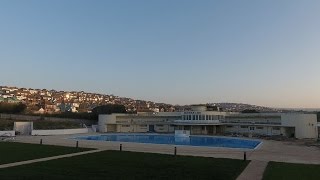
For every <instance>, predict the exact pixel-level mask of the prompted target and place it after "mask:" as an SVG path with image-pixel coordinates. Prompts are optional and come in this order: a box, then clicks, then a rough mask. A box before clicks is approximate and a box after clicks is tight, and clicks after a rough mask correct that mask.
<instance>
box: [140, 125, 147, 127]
mask: <svg viewBox="0 0 320 180" xmlns="http://www.w3.org/2000/svg"><path fill="white" fill-rule="evenodd" d="M147 126H148V125H140V127H147Z"/></svg>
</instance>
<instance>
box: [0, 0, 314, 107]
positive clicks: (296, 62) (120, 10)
mask: <svg viewBox="0 0 320 180" xmlns="http://www.w3.org/2000/svg"><path fill="white" fill-rule="evenodd" d="M319 19H320V1H318V0H304V1H301V0H281V1H279V0H269V1H255V0H241V1H238V0H226V1H222V0H201V1H194V0H68V1H65V0H55V1H52V0H50V1H49V0H37V1H35V0H28V1H24V0H1V1H0V68H1V70H0V85H8V86H18V87H27V88H41V89H43V88H46V89H56V90H84V91H88V92H96V93H105V94H114V95H118V96H121V97H130V98H134V99H143V100H150V101H156V102H164V103H171V104H180V105H183V104H194V103H197V104H198V103H210V102H235V103H249V104H255V105H262V106H270V107H283V108H320V20H319Z"/></svg>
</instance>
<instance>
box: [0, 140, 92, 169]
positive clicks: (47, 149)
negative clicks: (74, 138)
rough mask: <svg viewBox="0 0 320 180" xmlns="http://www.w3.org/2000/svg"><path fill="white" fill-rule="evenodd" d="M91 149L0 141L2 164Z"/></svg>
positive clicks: (0, 162) (0, 161)
mask: <svg viewBox="0 0 320 180" xmlns="http://www.w3.org/2000/svg"><path fill="white" fill-rule="evenodd" d="M86 150H90V149H86V148H75V147H63V146H52V145H40V144H27V143H16V142H0V164H7V163H13V162H18V161H26V160H31V159H39V158H44V157H50V156H57V155H63V154H70V153H76V152H81V151H86Z"/></svg>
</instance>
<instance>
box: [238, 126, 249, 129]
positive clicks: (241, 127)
mask: <svg viewBox="0 0 320 180" xmlns="http://www.w3.org/2000/svg"><path fill="white" fill-rule="evenodd" d="M240 127H241V128H243V129H244V128H246V129H248V126H240Z"/></svg>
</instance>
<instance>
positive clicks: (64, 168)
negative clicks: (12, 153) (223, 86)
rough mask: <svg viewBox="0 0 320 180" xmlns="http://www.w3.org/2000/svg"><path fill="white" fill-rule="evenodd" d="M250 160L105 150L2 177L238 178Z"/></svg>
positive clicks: (3, 171)
mask: <svg viewBox="0 0 320 180" xmlns="http://www.w3.org/2000/svg"><path fill="white" fill-rule="evenodd" d="M248 162H249V161H242V160H232V159H215V158H204V157H189V156H176V157H174V156H172V155H163V154H151V153H137V152H118V151H103V152H98V153H93V154H86V155H82V156H76V157H70V158H64V159H58V160H52V161H46V162H41V163H35V164H29V165H23V166H17V167H12V168H7V169H0V179H46V180H49V179H68V180H70V179H77V180H81V179H84V180H89V179H95V180H97V179H137V180H142V179H184V180H186V179H210V180H214V179H216V180H220V179H221V180H228V179H236V178H237V176H238V175H239V174H240V173H241V172H242V171H243V170H244V168H245V167H246V166H247V164H248Z"/></svg>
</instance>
